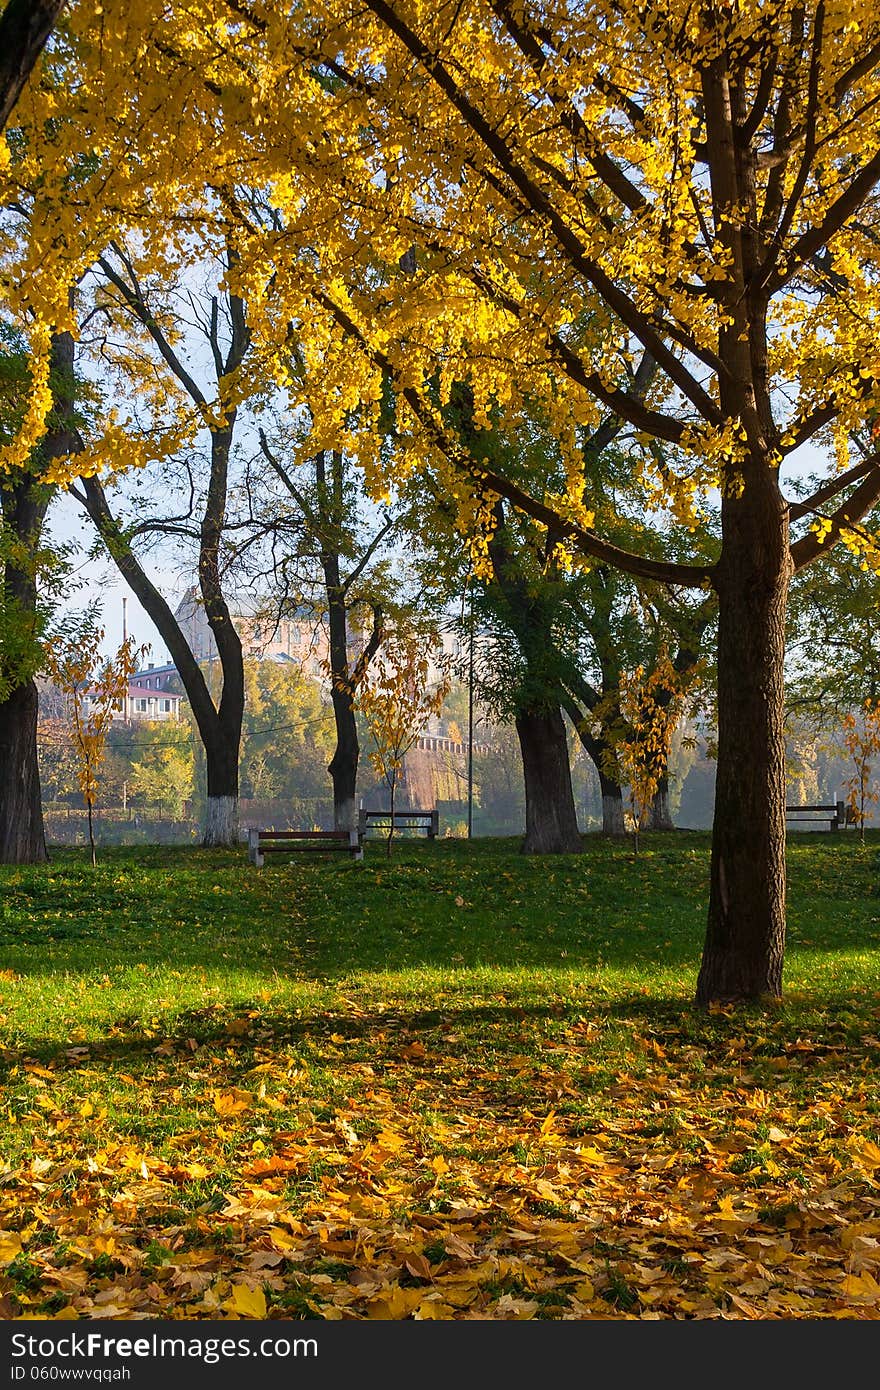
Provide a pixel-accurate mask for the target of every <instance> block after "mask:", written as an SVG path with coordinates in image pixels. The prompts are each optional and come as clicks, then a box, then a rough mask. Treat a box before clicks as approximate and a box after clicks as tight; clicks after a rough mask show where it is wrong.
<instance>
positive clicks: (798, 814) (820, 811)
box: [785, 801, 852, 830]
mask: <svg viewBox="0 0 880 1390" xmlns="http://www.w3.org/2000/svg"><path fill="white" fill-rule="evenodd" d="M847 811H848V808H847V806H846V803H845V802H843V801H834V802H829V803H828V804H827V805H823V806H786V808H785V819H786V822H788V821H802V822H805V823H806V824H807V825H822V824H823V823H824V822H825V821H826V820H827V821H828V827H829V829H830V830H841V829H843V827H844V826H846V825H851V824H852V820H851V817H850V816H849V815H848V814H847Z"/></svg>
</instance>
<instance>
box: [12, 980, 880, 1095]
mask: <svg viewBox="0 0 880 1390" xmlns="http://www.w3.org/2000/svg"><path fill="white" fill-rule="evenodd" d="M872 1002H876V1001H871V1000H870V999H868V1000H865V1001H863V1003H864V1005H865V1008H866V1010H867V1009H868V1008H869V1007H870V1005H871V1003H872ZM852 1008H853V1000H852V998H841V999H840V1000H836V1001H833V1002H831V1003H829V1002H828V1001H827V1000H824V999H818V998H809V997H806V998H805V997H803V996H799V997H798V999H797V1000H796V1001H793V1002H791V1003H788V1004H784V1005H782V1006H780V1005H778V1004H767V1005H761V1004H755V1005H751V1006H747V1007H743V1008H740V1009H738V1010H735V1011H731V1012H729V1013H717V1014H706V1013H704V1012H702V1011H698V1010H697V1009H696V1008H695V1007H694V1006H693V1004H692V1001H691V998H690V996H689V995H686V994H684V993H682V994H667V995H660V996H657V995H654V996H652V997H646V996H645V994H644V993H643V992H641V991H639V992H638V993H631V994H627V995H624V996H620V995H616V996H615V997H613V998H610V997H609V998H606V999H590V998H580V999H576V1000H571V1001H570V1002H566V1003H563V1002H562V1001H557V1000H554V1001H552V1002H530V1003H515V1004H511V1003H502V1002H499V1003H497V1004H493V1003H478V1004H477V1003H467V1002H459V1001H456V1000H452V999H451V1000H449V1001H445V1002H444V1004H443V1006H442V1007H415V1008H405V1007H394V1006H387V1005H384V1006H382V1005H377V1006H375V1007H374V1008H365V1009H363V1010H362V1011H358V1012H353V1011H351V1010H348V1011H341V1010H338V1009H333V1008H328V1009H326V1010H314V1011H312V1012H310V1013H307V1014H303V1013H302V1012H301V1011H300V1010H295V1011H294V1010H284V1009H280V1010H279V1009H272V1010H269V1009H267V1008H265V1006H260V1005H259V1004H256V1003H255V1004H253V1005H250V1006H244V1007H242V1006H239V1007H237V1008H236V1009H234V1010H233V1009H227V1008H224V1007H223V1006H222V1005H216V1006H212V1007H210V1008H205V1009H196V1010H188V1011H185V1012H182V1013H180V1014H177V1015H175V1016H174V1017H173V1018H169V1019H168V1020H167V1026H166V1027H165V1028H164V1029H163V1030H162V1031H161V1032H159V1033H157V1032H153V1031H151V1032H150V1033H149V1034H148V1033H145V1032H144V1031H143V1030H142V1028H140V1027H139V1026H138V1025H137V1024H136V1023H134V1022H132V1023H131V1025H130V1026H129V1027H126V1025H125V1023H124V1022H120V1023H119V1024H118V1025H115V1026H114V1027H113V1029H112V1030H111V1031H110V1032H108V1033H107V1034H106V1035H105V1036H103V1037H100V1038H97V1039H93V1040H92V1041H90V1042H88V1043H82V1044H79V1045H76V1046H71V1045H70V1044H60V1043H59V1042H58V1040H57V1039H55V1038H52V1039H43V1038H38V1037H34V1038H31V1039H29V1040H28V1042H27V1044H26V1045H25V1046H21V1047H17V1048H2V1047H0V1075H2V1074H6V1075H8V1073H9V1071H10V1070H11V1069H12V1068H19V1067H21V1066H22V1064H23V1063H25V1062H28V1061H38V1062H44V1063H45V1062H50V1063H52V1064H53V1065H55V1066H58V1064H59V1063H60V1064H61V1066H60V1068H59V1074H63V1071H76V1070H77V1069H78V1068H81V1067H83V1066H88V1067H92V1066H95V1065H98V1066H100V1065H106V1066H108V1067H110V1068H114V1067H123V1068H124V1069H125V1070H126V1071H134V1072H137V1071H138V1070H139V1069H140V1070H142V1071H147V1070H148V1069H150V1068H152V1067H156V1066H164V1065H166V1064H173V1063H175V1062H179V1063H183V1064H186V1065H187V1066H189V1065H190V1064H192V1063H193V1062H194V1061H197V1059H198V1054H199V1051H200V1050H202V1049H204V1050H205V1051H206V1052H207V1053H208V1054H209V1055H210V1056H211V1057H212V1058H214V1059H217V1058H219V1057H221V1056H223V1057H224V1058H225V1060H226V1063H227V1066H228V1070H229V1071H230V1072H231V1073H235V1074H238V1075H246V1074H247V1073H248V1072H249V1071H250V1070H251V1069H252V1068H253V1066H254V1063H255V1060H256V1059H257V1058H258V1056H260V1057H263V1058H264V1057H265V1054H266V1052H267V1051H271V1050H277V1049H287V1048H289V1049H291V1050H292V1051H293V1052H294V1053H296V1052H297V1051H298V1050H300V1049H301V1050H302V1053H303V1058H302V1060H303V1061H308V1062H310V1063H315V1064H319V1065H325V1066H327V1067H329V1068H331V1069H336V1068H337V1067H340V1068H344V1067H345V1066H346V1065H348V1064H349V1063H352V1062H364V1061H366V1062H369V1063H370V1064H371V1065H372V1066H373V1067H374V1068H376V1069H377V1071H378V1072H380V1073H381V1070H382V1068H383V1067H386V1066H389V1065H393V1066H398V1067H399V1066H400V1065H401V1064H402V1063H404V1062H405V1063H406V1064H408V1065H410V1066H411V1067H412V1070H413V1076H414V1077H415V1076H418V1075H422V1076H424V1074H425V1072H426V1070H428V1071H429V1070H430V1068H431V1066H432V1065H433V1064H434V1062H437V1061H443V1062H454V1061H455V1059H457V1058H460V1059H461V1060H462V1062H467V1064H468V1065H470V1066H473V1065H474V1064H475V1063H476V1064H477V1065H479V1064H486V1065H488V1064H489V1061H490V1059H491V1060H492V1062H493V1064H494V1065H496V1066H498V1065H500V1066H505V1065H510V1064H511V1062H513V1063H514V1065H513V1066H512V1071H515V1070H516V1064H518V1063H520V1062H522V1060H523V1058H522V1055H521V1054H523V1052H524V1051H525V1052H526V1053H528V1052H529V1051H530V1050H531V1051H532V1052H533V1053H534V1058H533V1060H534V1061H535V1062H536V1063H538V1062H540V1063H544V1064H546V1063H549V1064H550V1065H552V1064H553V1051H554V1048H555V1046H558V1045H559V1043H560V1041H561V1042H563V1043H564V1045H565V1046H566V1047H568V1048H569V1049H571V1048H580V1049H582V1050H583V1052H584V1056H585V1060H589V1058H590V1057H591V1056H594V1055H595V1056H597V1057H598V1059H599V1060H601V1057H602V1055H604V1054H609V1053H610V1054H615V1053H616V1054H617V1055H618V1057H619V1056H620V1055H622V1054H626V1053H627V1052H628V1051H631V1050H632V1048H633V1047H634V1046H636V1047H641V1046H643V1045H645V1046H646V1047H647V1048H648V1049H649V1050H650V1049H651V1048H652V1047H653V1042H652V1040H657V1039H659V1040H661V1041H662V1043H663V1045H664V1047H672V1048H673V1049H675V1048H677V1047H679V1046H683V1047H687V1046H699V1047H701V1048H704V1049H706V1052H707V1061H711V1060H713V1058H714V1060H716V1061H717V1060H719V1059H720V1058H721V1057H722V1056H724V1055H729V1050H730V1048H731V1047H732V1048H733V1050H734V1052H738V1053H741V1054H742V1056H743V1057H747V1056H752V1055H753V1054H755V1053H756V1054H757V1055H759V1056H765V1057H775V1056H779V1055H782V1054H783V1053H786V1052H787V1051H789V1050H790V1049H791V1048H792V1047H793V1048H795V1050H796V1052H797V1053H798V1054H801V1053H809V1054H810V1055H811V1057H812V1061H813V1064H814V1063H815V1061H816V1059H817V1058H818V1059H822V1058H823V1057H824V1056H825V1054H826V1053H827V1054H829V1058H830V1060H831V1061H832V1063H833V1065H834V1066H835V1067H838V1066H841V1067H843V1068H845V1069H846V1070H847V1071H848V1072H853V1073H855V1072H857V1071H858V1070H859V1069H860V1068H864V1066H865V1065H866V1064H867V1062H868V1061H870V1064H871V1065H872V1066H876V1062H877V1057H878V1052H877V1047H878V1046H880V1044H878V1041H877V1039H876V1038H875V1037H873V1036H865V1034H864V1029H865V1027H866V1020H865V1018H859V1017H857V1016H854V1015H853V1013H852ZM805 1026H806V1031H805ZM642 1035H644V1036H642ZM413 1044H416V1047H415V1050H413ZM548 1046H549V1048H550V1051H545V1050H544V1049H545V1047H548ZM422 1048H424V1053H423V1052H422V1051H421V1049H422ZM322 1049H323V1050H322ZM656 1055H659V1056H660V1057H662V1056H663V1053H662V1052H661V1053H659V1054H656ZM432 1059H433V1060H432ZM661 1069H662V1068H661Z"/></svg>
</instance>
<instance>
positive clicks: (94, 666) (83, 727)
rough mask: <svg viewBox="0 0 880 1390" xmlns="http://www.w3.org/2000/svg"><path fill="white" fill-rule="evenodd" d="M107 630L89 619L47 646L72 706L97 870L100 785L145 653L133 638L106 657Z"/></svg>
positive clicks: (71, 730)
mask: <svg viewBox="0 0 880 1390" xmlns="http://www.w3.org/2000/svg"><path fill="white" fill-rule="evenodd" d="M103 642H104V629H103V628H102V627H98V626H97V625H96V624H95V622H94V621H93V620H91V619H89V620H88V621H87V622H85V623H84V624H83V625H82V627H81V628H80V630H79V631H77V632H75V633H72V634H71V633H64V632H60V633H56V634H54V635H53V636H51V637H50V638H49V639H48V640H47V641H46V644H45V648H44V652H45V661H46V668H47V670H48V672H49V675H50V676H51V678H52V680H53V681H54V682H55V684H56V685H57V686H58V688H59V690H61V691H62V693H63V694H64V696H65V697H66V701H67V711H68V718H69V725H68V733H69V736H70V741H71V744H72V747H73V749H74V752H75V753H76V758H77V775H78V779H79V787H80V791H81V792H82V795H83V800H84V801H85V803H86V809H87V811H88V821H89V845H90V846H91V851H92V865H94V864H95V862H96V860H95V833H94V825H93V820H92V813H93V811H94V808H95V805H96V802H97V799H98V788H99V785H100V773H101V764H102V763H103V761H104V749H105V745H106V743H107V735H108V734H109V732H110V728H111V726H112V723H113V720H114V718H115V716H116V714H117V712H118V711H119V710H120V709H121V708H124V703H125V697H126V695H127V693H128V683H129V681H130V680H131V677H132V675H133V673H134V672H135V670H136V669H137V664H138V661H139V660H140V658H141V657H142V656H143V655H144V653H145V652H146V651H147V648H146V647H143V648H141V650H140V651H136V650H135V644H134V638H132V637H128V638H126V640H125V641H124V642H123V643H122V644H121V645H120V647H119V648H118V650H117V652H116V654H115V656H113V657H110V658H102V657H101V647H102V645H103Z"/></svg>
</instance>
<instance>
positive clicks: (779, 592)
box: [696, 460, 791, 1007]
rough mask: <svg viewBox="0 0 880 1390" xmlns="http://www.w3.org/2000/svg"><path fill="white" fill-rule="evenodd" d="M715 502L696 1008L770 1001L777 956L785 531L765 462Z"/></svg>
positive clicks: (780, 939) (780, 947)
mask: <svg viewBox="0 0 880 1390" xmlns="http://www.w3.org/2000/svg"><path fill="white" fill-rule="evenodd" d="M759 463H760V464H761V466H762V470H761V471H760V472H758V473H755V472H754V470H751V477H750V478H749V479H748V481H747V483H746V486H745V487H744V488H743V492H742V494H741V495H740V496H739V497H728V498H725V500H724V502H723V503H722V526H723V529H724V549H723V552H722V557H721V560H720V562H719V565H718V569H717V575H716V580H715V587H716V589H717V591H718V597H719V624H718V763H717V773H716V783H715V819H714V825H713V832H712V867H711V887H710V896H709V918H708V926H707V931H706V942H705V946H704V950H703V960H702V965H701V968H700V974H699V979H698V982H697V993H696V1002H697V1003H698V1004H699V1005H701V1006H703V1007H706V1006H707V1005H708V1004H710V1003H711V1002H713V1001H715V1000H719V1001H723V1000H735V999H757V998H760V997H762V996H771V997H773V998H778V997H779V996H780V995H781V993H782V962H783V953H784V948H785V732H784V727H783V658H784V654H785V609H786V599H787V592H788V583H789V576H790V572H791V560H790V557H789V552H788V520H787V514H786V511H785V507H784V503H783V501H782V498H781V496H780V493H779V488H778V484H777V482H776V479H775V476H774V475H773V474H772V472H771V469H770V468H769V467H767V465H766V463H765V461H764V460H759Z"/></svg>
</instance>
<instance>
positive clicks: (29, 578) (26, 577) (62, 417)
mask: <svg viewBox="0 0 880 1390" xmlns="http://www.w3.org/2000/svg"><path fill="white" fill-rule="evenodd" d="M18 8H19V9H21V8H22V7H21V6H19V7H18ZM5 17H6V16H5V14H4V19H5ZM73 365H74V343H73V338H72V337H71V335H70V334H69V333H56V334H54V335H53V337H52V347H51V367H52V405H53V414H54V417H55V418H54V423H53V425H52V427H51V428H50V429H49V430H48V432H47V434H46V437H45V439H44V440H43V442H42V444H41V445H40V447H39V450H38V454H37V462H38V464H39V463H45V462H48V461H49V460H50V459H54V458H60V457H61V456H62V455H63V454H65V453H67V452H69V451H72V450H73V449H75V447H76V436H75V433H74V431H73V429H72V424H71V422H72V419H73V410H74V390H75V383H74V375H73ZM0 484H2V485H0V512H2V521H3V526H4V528H5V530H6V531H7V533H8V536H9V538H10V540H11V541H12V542H13V550H12V552H11V553H10V554H8V555H7V557H6V559H5V562H3V566H2V569H3V578H2V585H0V607H2V609H3V618H4V627H5V628H6V631H7V636H9V635H10V634H11V635H12V636H13V637H14V639H15V640H13V641H12V643H11V647H12V651H11V653H10V651H9V650H8V649H7V648H6V646H5V645H4V644H0V677H2V679H3V681H4V683H5V684H6V686H7V688H8V690H9V694H8V696H7V698H6V699H5V700H4V701H3V702H2V703H0V863H3V864H41V863H45V861H46V859H47V858H48V855H47V853H46V836H45V832H44V829H43V804H42V797H41V794H40V770H39V763H38V760H37V722H38V718H39V697H38V693H37V687H36V684H35V683H34V680H33V674H32V673H33V672H34V671H35V670H36V669H37V668H38V665H39V655H38V652H37V650H36V644H37V643H38V641H39V637H40V615H39V604H38V594H37V573H38V569H39V565H38V561H37V551H38V548H39V545H40V536H41V534H42V529H43V522H44V520H45V517H46V509H47V507H48V505H49V501H50V498H51V496H52V493H53V491H54V487H52V486H50V485H48V484H45V483H41V482H40V480H39V467H37V468H36V469H35V470H33V471H32V470H30V469H25V470H21V471H16V472H15V473H13V474H12V475H11V476H9V475H7V476H4V477H2V479H0ZM13 556H14V557H15V558H13ZM16 628H17V629H18V631H17V632H16ZM16 647H18V648H19V650H18V652H16ZM22 653H25V655H24V656H23V655H22Z"/></svg>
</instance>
